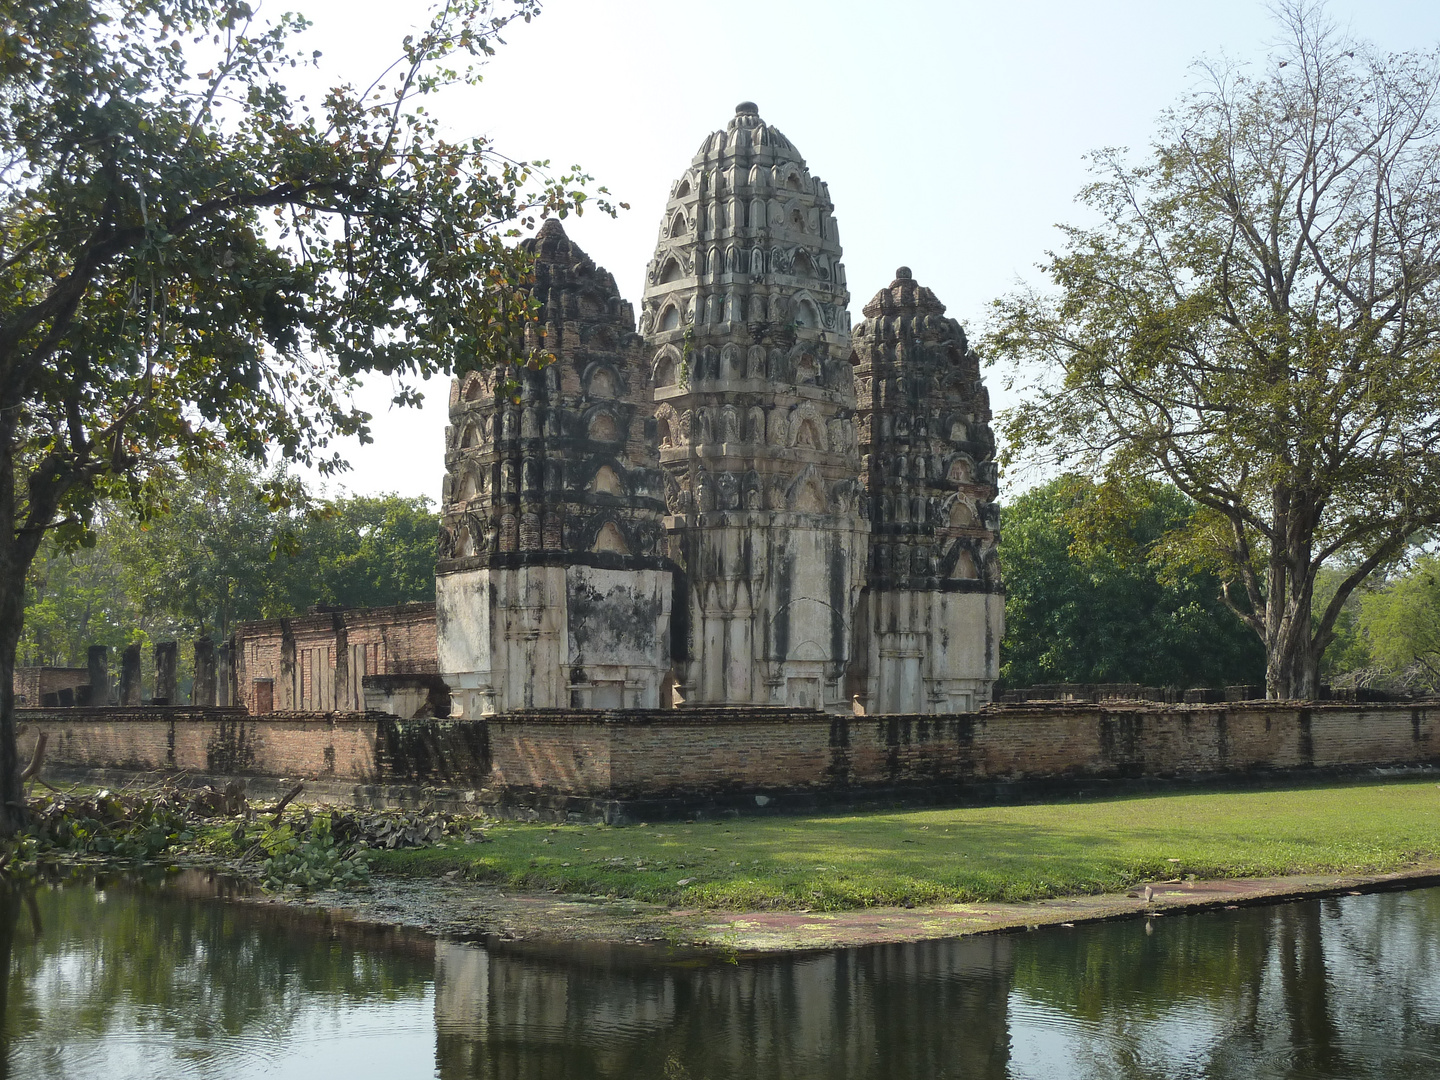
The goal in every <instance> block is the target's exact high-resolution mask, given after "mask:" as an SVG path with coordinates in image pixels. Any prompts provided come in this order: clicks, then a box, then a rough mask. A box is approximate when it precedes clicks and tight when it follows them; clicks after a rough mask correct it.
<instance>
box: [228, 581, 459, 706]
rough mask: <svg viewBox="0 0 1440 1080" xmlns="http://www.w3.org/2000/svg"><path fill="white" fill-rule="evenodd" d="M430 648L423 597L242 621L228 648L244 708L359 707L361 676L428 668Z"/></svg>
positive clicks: (431, 627)
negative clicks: (416, 601) (420, 600)
mask: <svg viewBox="0 0 1440 1080" xmlns="http://www.w3.org/2000/svg"><path fill="white" fill-rule="evenodd" d="M435 649H436V645H435V605H434V604H429V603H420V604H401V605H399V606H397V607H383V608H352V609H349V610H346V611H334V612H321V613H318V614H313V615H301V616H297V617H295V618H290V619H270V620H267V621H265V622H250V623H242V624H240V626H239V627H238V628H237V629H236V631H235V649H234V665H235V686H236V690H237V692H238V703H239V704H241V705H243V706H244V707H245V709H246V711H247V712H250V713H252V714H259V713H264V712H272V711H278V712H294V711H301V712H306V711H314V712H327V713H328V712H357V711H361V710H363V709H364V707H365V694H364V688H363V682H362V680H363V679H364V678H365V676H367V675H417V674H420V675H423V674H433V673H434V672H435V671H436V662H435ZM267 695H268V698H269V701H268V707H267V702H266V700H265V699H266V696H267Z"/></svg>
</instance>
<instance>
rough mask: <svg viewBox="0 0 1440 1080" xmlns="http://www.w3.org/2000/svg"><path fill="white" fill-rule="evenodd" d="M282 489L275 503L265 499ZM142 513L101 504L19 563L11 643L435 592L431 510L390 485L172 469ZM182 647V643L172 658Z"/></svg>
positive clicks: (112, 637) (181, 632)
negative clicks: (85, 533) (368, 492)
mask: <svg viewBox="0 0 1440 1080" xmlns="http://www.w3.org/2000/svg"><path fill="white" fill-rule="evenodd" d="M275 490H284V491H285V492H286V493H287V500H286V501H287V505H286V506H285V507H283V508H281V509H279V510H276V509H273V508H272V507H271V506H269V505H268V502H267V500H268V498H269V495H270V493H271V492H273V491H275ZM161 509H162V510H163V513H159V514H156V515H155V516H153V517H150V518H148V519H147V520H145V521H143V522H139V521H136V520H134V519H133V517H130V516H127V515H126V514H125V513H123V512H122V508H120V507H115V506H109V505H106V506H103V507H102V508H101V513H100V515H99V517H98V518H97V519H96V520H95V521H94V522H93V523H92V532H93V536H94V545H93V546H92V547H88V548H79V549H73V550H71V549H66V548H65V547H64V546H63V545H62V544H61V543H59V542H58V540H57V539H56V538H55V537H51V538H49V539H47V541H46V543H45V545H44V546H43V547H42V551H41V554H40V556H39V557H38V558H37V559H36V560H35V562H34V563H33V564H32V567H31V588H30V592H29V596H28V603H27V606H26V614H25V633H24V635H23V637H22V639H21V649H20V655H21V657H22V658H23V659H24V660H25V661H26V662H28V663H57V664H79V663H83V662H84V657H85V649H86V647H87V646H88V645H92V644H103V645H112V646H118V645H123V644H128V643H129V642H130V641H135V640H139V641H142V642H149V641H152V640H162V639H164V638H167V637H169V638H175V637H184V636H189V635H193V634H207V635H211V636H216V637H221V638H223V637H225V636H227V635H228V634H229V633H230V631H231V629H232V628H233V626H234V624H235V623H237V622H240V621H243V620H246V619H267V618H277V617H281V616H286V615H296V614H299V613H301V612H303V611H305V610H306V609H307V608H310V607H312V606H314V605H316V604H338V605H341V606H345V607H375V606H379V605H385V604H401V603H407V602H411V601H416V600H429V599H433V598H434V596H435V534H436V530H437V528H438V527H439V522H438V519H437V516H436V514H435V512H434V511H433V509H431V507H430V505H429V502H428V500H425V499H423V498H420V499H417V498H402V497H401V496H398V495H381V496H358V497H342V498H338V499H335V500H333V501H323V500H316V499H314V498H312V497H311V496H310V495H309V493H308V492H307V491H306V490H305V489H304V487H303V486H302V485H300V484H298V483H297V482H295V481H294V480H293V479H287V478H286V477H285V476H284V474H283V473H279V472H277V473H272V474H270V475H269V476H267V475H266V474H264V473H262V472H261V471H260V470H259V469H257V468H255V467H253V466H247V465H245V464H243V463H241V464H238V465H235V466H233V467H230V468H223V467H222V468H217V469H213V470H210V471H208V472H206V473H203V474H197V475H193V476H182V477H176V478H175V481H174V482H173V483H172V484H171V485H170V486H169V487H168V489H167V491H166V494H165V496H164V498H163V500H162V505H161ZM184 660H188V657H185V656H182V661H184Z"/></svg>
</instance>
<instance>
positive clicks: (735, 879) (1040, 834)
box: [371, 780, 1440, 910]
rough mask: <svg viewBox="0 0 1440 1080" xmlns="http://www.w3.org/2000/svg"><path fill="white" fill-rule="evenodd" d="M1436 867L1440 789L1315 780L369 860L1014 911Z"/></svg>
mask: <svg viewBox="0 0 1440 1080" xmlns="http://www.w3.org/2000/svg"><path fill="white" fill-rule="evenodd" d="M1428 863H1440V784H1436V783H1435V782H1434V781H1433V780H1408V781H1396V782H1370V783H1348V784H1331V785H1327V786H1317V787H1304V788H1293V789H1289V790H1279V791H1277V790H1266V791H1245V792H1204V793H1194V794H1177V795H1159V796H1144V797H1128V798H1115V799H1106V800H1089V799H1087V800H1078V801H1072V802H1064V803H1053V804H1047V805H1038V806H1005V807H966V808H959V809H947V810H907V811H896V812H890V813H865V814H848V815H847V814H838V815H825V816H815V817H764V818H728V819H722V820H720V821H716V822H703V823H700V822H697V823H689V822H684V823H674V824H653V825H638V826H626V827H614V826H605V825H562V826H546V825H533V824H518V823H511V822H499V823H491V824H489V825H488V826H487V827H486V829H485V832H484V841H483V842H481V843H474V842H462V841H449V842H446V843H445V845H444V846H439V847H437V846H429V847H420V848H412V849H407V850H394V851H383V852H372V853H371V866H372V869H373V870H374V871H376V872H378V873H384V874H405V875H417V876H423V875H436V876H439V875H452V876H455V877H464V878H466V879H469V880H474V881H484V882H492V883H498V884H502V885H506V886H512V887H517V888H529V889H551V890H555V891H558V892H565V893H580V894H590V895H597V896H610V897H629V898H634V899H637V900H645V901H651V902H656V903H663V904H670V905H677V906H684V907H710V908H726V909H735V910H746V909H760V908H792V909H794V908H810V909H813V910H840V909H845V908H855V907H868V906H872V905H915V904H933V903H942V902H980V901H1026V900H1038V899H1044V898H1048V897H1056V896H1065V895H1085V894H1098V893H1106V892H1117V891H1121V890H1124V889H1128V888H1130V887H1131V886H1133V885H1136V884H1138V883H1139V882H1142V881H1155V880H1166V879H1174V878H1184V877H1187V876H1192V875H1193V876H1194V877H1197V878H1232V877H1262V876H1272V875H1280V874H1304V873H1356V874H1363V873H1387V872H1393V871H1397V870H1401V869H1404V868H1406V867H1411V866H1415V865H1423V864H1428Z"/></svg>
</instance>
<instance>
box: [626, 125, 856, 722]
mask: <svg viewBox="0 0 1440 1080" xmlns="http://www.w3.org/2000/svg"><path fill="white" fill-rule="evenodd" d="M833 210H834V207H833V206H832V205H831V202H830V193H829V190H828V189H827V188H826V186H825V184H824V183H823V182H822V181H821V180H820V179H819V178H818V177H815V176H813V175H811V173H810V170H809V169H808V168H806V165H805V161H804V159H803V158H801V156H800V154H799V152H798V151H797V150H796V149H795V147H794V146H793V145H792V144H791V142H790V140H789V139H787V138H786V137H785V136H784V135H782V134H781V133H780V132H779V131H777V130H776V129H775V128H773V127H770V126H769V125H767V124H766V123H765V122H764V121H763V120H761V119H760V116H759V114H758V113H757V111H756V109H755V106H754V105H753V104H751V103H750V102H745V103H743V104H741V105H740V106H739V107H738V108H737V109H736V110H735V117H734V118H733V119H732V120H731V121H730V124H729V126H728V127H727V128H726V129H725V130H724V131H717V132H714V133H713V134H711V135H710V136H709V137H708V138H706V140H705V142H704V144H703V145H702V146H701V147H700V152H699V153H697V154H696V155H695V158H694V160H693V161H692V162H691V163H690V167H689V168H688V169H687V170H686V171H685V173H684V175H682V176H681V177H680V179H679V180H677V181H676V182H675V185H674V186H673V187H672V189H671V195H670V201H669V203H668V205H667V206H666V209H665V217H664V220H663V221H662V223H661V227H660V239H659V243H658V244H657V246H656V250H655V257H654V259H653V260H652V261H651V263H650V267H649V270H648V274H647V278H646V285H645V300H644V305H643V307H642V310H641V315H640V328H641V332H642V333H643V334H644V336H645V345H646V348H647V350H648V353H649V360H650V368H651V383H650V385H651V387H652V389H653V392H654V401H655V405H656V412H655V417H656V427H657V431H658V436H659V449H660V464H661V468H662V469H664V471H665V497H666V503H667V507H668V510H669V516H668V517H667V518H666V519H665V524H666V533H667V537H668V542H669V554H670V557H671V558H672V559H673V560H674V561H675V563H676V564H677V565H678V566H679V567H680V568H681V569H682V570H683V576H682V578H681V585H680V587H679V588H677V591H676V597H675V600H674V606H675V618H676V620H677V624H678V623H679V620H680V619H682V618H683V619H684V623H683V625H677V630H679V631H680V632H677V634H676V657H675V659H676V674H677V677H678V679H679V682H680V686H681V688H682V693H683V694H684V696H685V698H686V700H688V701H692V702H696V703H700V702H705V703H715V704H719V703H736V704H740V703H745V704H771V705H794V706H808V707H817V708H818V707H824V706H827V705H830V706H833V705H837V704H839V703H841V702H844V701H847V700H848V699H846V698H845V697H844V693H845V672H846V667H847V665H848V663H849V661H850V659H851V650H852V636H853V620H852V612H853V610H854V606H855V602H856V599H857V597H858V595H859V591H860V587H861V586H862V585H863V584H864V577H863V575H864V566H865V556H866V525H865V520H864V517H863V512H864V511H863V506H862V503H861V499H860V494H861V490H860V484H859V481H858V477H859V469H860V461H859V456H858V449H857V444H856V433H855V386H854V379H853V377H852V374H851V367H850V332H849V315H848V313H847V312H846V304H847V302H848V300H849V293H848V292H847V291H846V289H845V270H844V267H843V266H842V265H841V262H840V241H839V235H838V232H837V230H836V225H835V218H834V216H833Z"/></svg>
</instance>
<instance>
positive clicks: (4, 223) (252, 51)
mask: <svg viewBox="0 0 1440 1080" xmlns="http://www.w3.org/2000/svg"><path fill="white" fill-rule="evenodd" d="M0 5H3V6H0V13H3V14H0V102H3V107H0V162H3V168H0V833H3V832H8V831H11V830H13V829H14V828H15V827H16V825H17V824H18V821H19V817H18V815H20V814H22V813H23V811H22V810H21V809H19V806H20V799H19V797H18V792H19V787H18V782H19V781H18V774H19V769H20V766H21V763H20V761H19V759H18V755H17V752H16V744H15V727H14V699H13V692H12V684H11V675H12V672H13V668H14V663H15V655H16V649H17V645H18V642H19V639H20V636H21V631H22V626H23V617H24V595H25V594H24V583H25V581H26V579H27V574H28V571H29V568H30V566H31V563H32V562H33V560H34V559H35V557H36V553H37V552H38V550H39V546H40V543H41V540H42V538H43V536H44V535H45V533H46V531H47V530H49V529H52V528H56V529H58V530H59V533H60V537H61V540H62V541H63V542H65V543H77V542H80V541H82V540H83V539H84V538H85V537H86V530H87V526H88V523H89V521H90V520H91V518H92V516H93V514H94V512H95V507H96V504H97V500H98V499H102V498H107V497H108V498H112V499H119V500H124V501H128V502H130V503H132V504H133V505H135V506H136V507H138V508H139V510H140V512H141V513H142V514H145V513H148V512H150V509H151V508H152V507H153V505H154V503H155V502H156V500H157V498H158V496H159V495H161V494H162V493H163V483H164V482H165V481H164V480H163V479H162V478H168V477H171V476H173V475H174V473H175V472H176V471H177V470H178V471H181V472H184V471H192V470H194V469H196V468H198V467H199V466H202V465H204V464H206V463H208V462H210V461H213V460H215V459H217V458H220V457H224V456H231V457H235V458H245V459H249V460H252V461H257V462H258V461H261V460H263V459H265V458H266V456H267V455H268V454H271V453H280V454H282V455H284V456H286V457H289V458H295V459H299V460H302V461H307V462H312V463H315V464H317V465H318V466H320V467H321V468H322V469H328V470H334V469H337V468H339V467H340V466H341V462H340V461H339V460H338V459H337V458H336V457H335V455H334V454H333V453H329V452H327V451H326V450H325V446H326V444H327V441H328V440H329V439H330V438H331V437H332V436H334V435H336V434H352V433H353V434H359V435H360V436H361V437H362V438H363V437H365V435H366V422H367V420H368V417H367V416H366V415H365V414H363V413H361V412H359V411H357V410H355V409H354V408H353V407H352V406H350V405H349V404H348V402H349V400H350V397H349V390H350V389H351V387H352V386H353V380H354V378H355V376H357V374H359V373H362V372H366V371H381V372H385V373H387V374H390V375H392V376H393V377H395V378H396V379H397V384H398V386H399V390H398V392H397V395H396V397H397V401H399V402H400V403H413V402H414V401H416V400H418V394H417V392H416V391H415V389H414V381H415V378H416V377H417V376H419V377H425V376H429V375H432V374H437V373H440V374H443V373H450V372H453V371H455V370H457V369H461V368H464V367H466V366H473V365H474V364H475V363H476V362H478V361H477V358H479V357H499V358H515V357H518V356H519V355H521V352H522V349H523V341H524V338H523V330H524V328H525V326H526V324H527V323H528V322H529V321H531V320H533V318H534V314H535V311H534V304H533V301H532V300H530V299H528V298H527V296H526V294H525V293H524V291H523V284H524V279H525V275H526V273H527V265H526V261H525V257H524V255H523V254H522V253H520V252H518V251H517V250H516V249H515V248H514V246H513V245H508V244H507V243H506V241H505V237H506V235H507V234H513V233H514V232H515V223H517V222H518V223H522V224H524V225H533V223H534V218H535V217H536V216H537V215H543V214H545V213H550V212H554V213H557V214H561V215H564V214H565V213H567V212H569V211H570V210H576V211H578V210H579V209H580V208H581V204H582V200H583V199H584V198H585V196H584V193H583V192H582V191H580V190H578V185H580V184H583V182H584V181H585V180H586V179H588V178H586V177H584V176H583V175H581V174H579V173H578V172H575V171H572V172H571V173H570V174H568V175H565V176H561V177H559V178H558V179H556V180H554V181H547V180H545V179H544V177H543V176H541V175H539V174H536V173H533V172H532V170H531V168H530V167H529V166H527V165H525V164H523V163H516V162H512V161H510V160H508V159H505V158H503V157H502V156H500V155H498V154H497V153H496V152H495V151H494V150H493V149H492V148H491V147H490V145H489V144H488V143H487V142H486V141H485V140H484V139H480V138H476V139H472V140H469V141H466V142H460V143H457V142H450V141H446V140H445V139H442V138H441V137H440V135H439V133H438V129H437V126H436V123H435V121H434V120H433V119H432V118H431V117H430V115H429V114H428V113H427V112H426V111H425V109H424V107H423V99H424V97H425V95H427V94H429V93H431V92H432V91H434V90H436V89H437V88H439V87H441V86H442V85H444V84H446V83H447V82H453V81H456V80H471V81H473V80H475V79H476V78H477V76H476V75H475V74H474V69H473V67H472V68H469V69H466V70H465V71H462V72H459V73H455V72H451V71H449V70H447V65H448V64H449V63H451V62H452V59H453V58H457V57H458V58H460V60H461V61H462V62H466V63H469V62H474V61H479V60H481V59H483V58H484V57H486V56H488V55H490V54H491V53H492V52H493V51H494V47H495V43H497V42H498V41H499V40H500V35H501V34H502V33H503V31H504V29H505V27H506V26H507V25H509V24H510V23H511V22H512V21H514V20H515V19H525V20H528V19H529V18H530V17H531V16H532V15H533V14H534V13H535V12H536V10H537V7H538V3H537V0H494V2H493V3H492V2H491V0H444V2H443V4H442V6H441V7H439V8H438V9H437V10H436V11H435V13H434V15H433V18H432V19H431V21H430V22H429V24H428V26H426V28H425V29H424V30H423V31H422V32H420V33H418V34H416V35H413V36H410V37H407V38H406V39H405V40H404V41H403V42H402V43H401V48H400V57H399V59H398V60H397V62H396V63H395V64H394V65H392V66H391V68H389V69H388V70H387V71H386V72H385V73H384V74H383V75H382V76H381V77H380V78H378V79H377V80H376V81H375V82H374V83H371V84H369V85H367V86H358V87H357V86H355V85H350V84H343V83H342V84H339V85H336V86H334V87H333V88H332V89H331V90H330V91H329V92H328V93H326V95H325V96H324V99H323V100H321V101H314V102H307V101H305V100H303V99H302V98H299V97H296V96H295V95H292V94H291V93H290V92H289V91H288V90H287V89H286V88H285V86H284V84H283V83H282V82H281V79H282V78H283V77H284V74H285V72H287V71H289V70H291V69H294V68H297V67H299V66H300V65H302V64H309V63H312V62H313V61H314V56H313V54H312V53H311V52H309V51H308V50H305V49H304V48H303V47H302V46H301V44H300V43H299V42H298V41H297V40H296V39H297V36H298V35H299V34H300V32H301V31H302V30H303V29H304V27H305V25H306V24H305V21H304V20H303V19H302V18H301V17H300V16H298V15H285V16H282V17H280V18H279V19H277V20H276V21H274V22H273V23H264V22H262V21H261V20H260V19H259V18H258V16H257V15H256V13H255V11H254V10H253V9H252V8H251V7H250V5H249V4H248V3H246V2H244V0H50V2H47V3H43V4H36V3H27V2H25V0H0ZM532 186H534V187H536V188H537V190H536V191H535V192H534V193H533V194H531V193H529V191H528V189H529V188H530V187H532ZM602 190H603V189H602ZM599 205H600V206H601V208H602V209H611V208H610V207H609V206H608V204H606V203H604V202H601V203H600V204H599Z"/></svg>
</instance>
